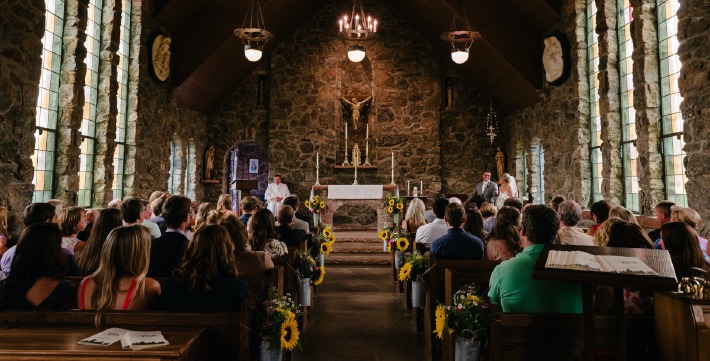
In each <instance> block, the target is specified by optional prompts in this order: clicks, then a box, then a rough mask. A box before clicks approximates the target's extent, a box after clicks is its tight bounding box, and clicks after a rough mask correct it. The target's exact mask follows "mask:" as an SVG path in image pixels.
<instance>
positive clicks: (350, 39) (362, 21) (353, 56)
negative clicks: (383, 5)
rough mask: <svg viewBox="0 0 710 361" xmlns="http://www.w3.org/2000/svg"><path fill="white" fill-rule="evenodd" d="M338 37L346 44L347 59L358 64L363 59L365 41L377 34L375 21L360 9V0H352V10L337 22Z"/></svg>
mask: <svg viewBox="0 0 710 361" xmlns="http://www.w3.org/2000/svg"><path fill="white" fill-rule="evenodd" d="M338 28H339V32H338V35H339V36H340V37H341V38H343V39H344V40H345V41H346V43H348V59H350V61H352V62H355V63H359V62H361V61H362V60H363V59H365V44H364V43H365V41H368V40H372V39H373V38H374V37H375V34H376V33H377V19H375V18H373V17H372V16H370V15H368V16H365V10H364V9H363V7H362V0H353V10H352V12H351V13H350V17H348V15H343V17H342V18H340V19H339V20H338Z"/></svg>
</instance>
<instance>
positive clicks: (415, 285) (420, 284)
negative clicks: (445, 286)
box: [412, 279, 426, 308]
mask: <svg viewBox="0 0 710 361" xmlns="http://www.w3.org/2000/svg"><path fill="white" fill-rule="evenodd" d="M425 299H426V281H424V280H421V281H417V280H416V279H413V280H412V307H419V308H421V307H424V300H425Z"/></svg>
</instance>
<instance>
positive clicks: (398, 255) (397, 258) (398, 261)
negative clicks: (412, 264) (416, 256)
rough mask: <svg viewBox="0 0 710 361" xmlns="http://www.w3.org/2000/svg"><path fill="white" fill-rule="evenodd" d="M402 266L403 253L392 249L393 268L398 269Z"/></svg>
mask: <svg viewBox="0 0 710 361" xmlns="http://www.w3.org/2000/svg"><path fill="white" fill-rule="evenodd" d="M402 266H404V254H403V253H402V251H400V250H396V251H394V268H396V269H400V268H402Z"/></svg>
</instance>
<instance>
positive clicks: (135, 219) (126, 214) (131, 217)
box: [121, 197, 161, 239]
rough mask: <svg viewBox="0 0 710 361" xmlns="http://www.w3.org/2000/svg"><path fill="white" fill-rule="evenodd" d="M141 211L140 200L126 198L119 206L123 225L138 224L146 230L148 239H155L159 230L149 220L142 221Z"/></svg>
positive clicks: (141, 202)
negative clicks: (148, 233)
mask: <svg viewBox="0 0 710 361" xmlns="http://www.w3.org/2000/svg"><path fill="white" fill-rule="evenodd" d="M143 210H144V209H143V201H141V200H140V198H137V197H128V198H126V199H124V200H123V203H122V204H121V216H122V217H123V225H124V226H130V225H132V224H140V225H141V226H143V227H145V228H147V229H148V232H150V238H152V239H155V238H158V237H160V235H161V234H160V228H158V225H157V224H155V223H153V222H151V221H150V220H145V219H143V217H142V214H143Z"/></svg>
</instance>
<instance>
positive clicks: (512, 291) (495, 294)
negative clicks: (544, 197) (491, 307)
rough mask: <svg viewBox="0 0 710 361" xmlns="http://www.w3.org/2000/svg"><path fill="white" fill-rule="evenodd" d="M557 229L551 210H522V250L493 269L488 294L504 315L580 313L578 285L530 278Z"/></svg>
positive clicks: (580, 304) (580, 291)
mask: <svg viewBox="0 0 710 361" xmlns="http://www.w3.org/2000/svg"><path fill="white" fill-rule="evenodd" d="M559 228H560V220H559V218H558V217H557V213H556V212H555V211H554V210H553V209H552V208H549V207H547V206H544V205H535V206H531V207H528V208H526V209H525V211H523V228H522V230H521V232H520V239H521V242H522V245H523V248H524V249H523V251H522V252H521V253H519V254H518V255H517V256H515V257H514V258H511V259H509V260H507V261H503V262H502V263H501V264H500V265H498V266H497V267H496V268H495V269H494V270H493V274H491V281H490V285H491V288H490V290H489V291H488V297H489V298H490V299H491V303H495V304H500V306H501V308H502V310H503V312H526V313H582V287H581V286H580V285H579V284H576V283H569V282H557V281H541V280H534V279H533V278H532V270H533V267H534V266H535V262H537V258H538V257H539V256H540V252H541V251H542V248H543V247H544V246H545V245H546V244H550V243H552V241H553V240H554V239H555V237H556V236H557V230H558V229H559Z"/></svg>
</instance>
